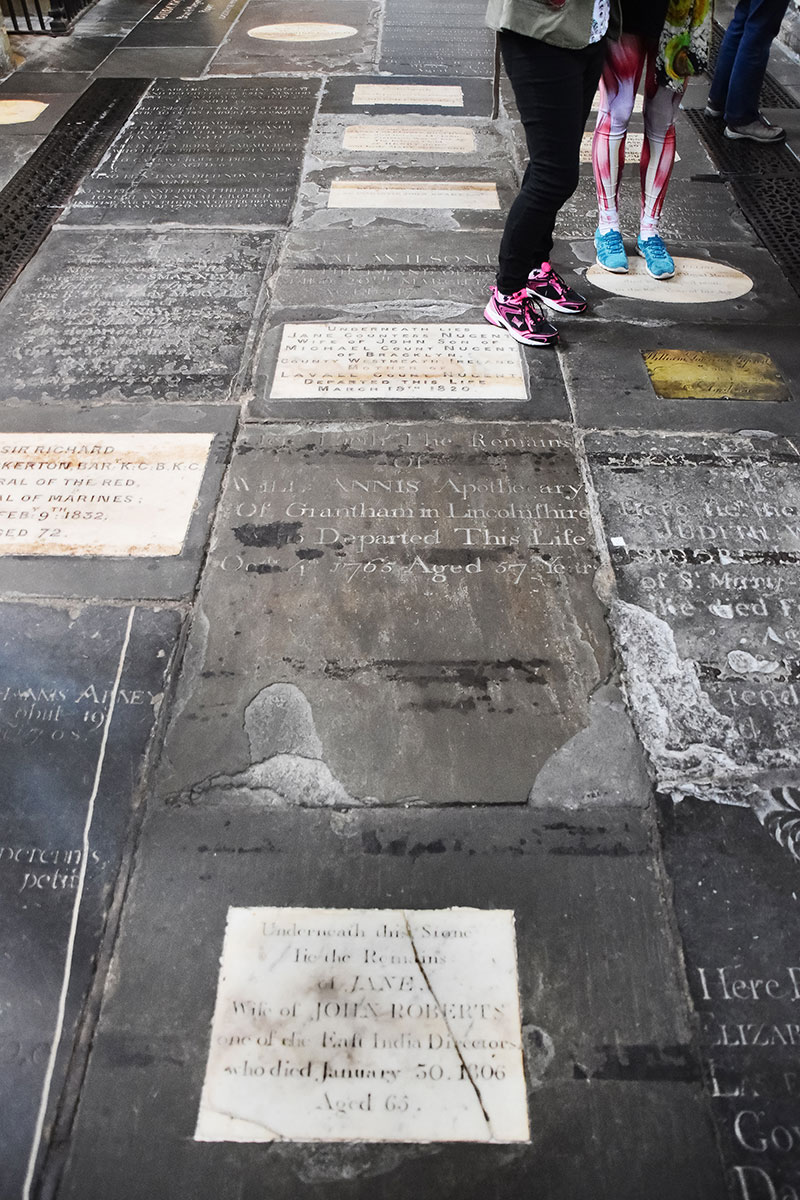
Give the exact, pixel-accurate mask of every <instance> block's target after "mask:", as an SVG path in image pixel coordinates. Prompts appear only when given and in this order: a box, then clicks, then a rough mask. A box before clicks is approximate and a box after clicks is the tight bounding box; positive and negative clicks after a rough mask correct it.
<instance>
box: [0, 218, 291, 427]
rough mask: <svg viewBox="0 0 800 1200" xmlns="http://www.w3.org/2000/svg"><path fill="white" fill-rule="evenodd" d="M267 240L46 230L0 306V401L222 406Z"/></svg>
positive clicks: (262, 236) (235, 370)
mask: <svg viewBox="0 0 800 1200" xmlns="http://www.w3.org/2000/svg"><path fill="white" fill-rule="evenodd" d="M273 236H274V235H272V234H269V233H259V234H255V233H236V232H231V231H227V230H216V231H214V232H211V231H208V230H194V231H191V232H190V231H188V230H183V231H180V230H176V231H171V232H158V233H156V232H153V231H149V232H148V231H145V230H125V229H114V230H109V231H106V230H77V229H64V228H62V229H56V230H54V231H53V232H52V233H51V234H50V236H49V237H48V239H47V241H46V242H45V244H44V246H43V247H42V249H41V250H40V251H39V252H38V254H37V255H36V257H35V258H34V259H33V261H32V262H31V263H30V264H29V265H28V266H27V267H26V269H25V271H24V272H23V274H22V275H21V276H20V277H19V279H18V280H17V281H16V283H15V284H14V285H13V287H12V288H11V290H10V291H9V293H8V295H7V296H6V298H5V300H4V302H3V308H2V312H1V313H0V339H2V341H3V344H4V345H5V346H7V347H8V353H7V355H6V359H5V370H4V372H3V375H2V379H0V397H2V399H3V400H4V401H6V402H10V403H12V404H28V405H55V404H59V405H64V404H66V405H81V406H84V405H91V404H100V403H113V402H115V401H128V402H130V401H137V402H140V403H141V402H146V401H153V400H156V401H180V400H193V401H202V402H206V403H207V402H208V401H209V400H214V401H216V402H217V403H221V402H224V401H225V400H227V399H228V396H229V394H230V392H231V390H232V388H233V386H234V382H235V380H236V379H237V377H238V375H239V372H240V370H241V367H242V360H243V358H245V357H246V351H247V336H248V332H249V330H250V326H251V322H252V320H253V316H254V314H255V311H256V305H257V302H258V298H259V294H260V291H261V286H262V280H263V276H264V272H265V271H266V268H267V265H268V263H269V260H270V255H271V252H272V241H273ZM77 313H80V320H79V321H78V320H76V314H77Z"/></svg>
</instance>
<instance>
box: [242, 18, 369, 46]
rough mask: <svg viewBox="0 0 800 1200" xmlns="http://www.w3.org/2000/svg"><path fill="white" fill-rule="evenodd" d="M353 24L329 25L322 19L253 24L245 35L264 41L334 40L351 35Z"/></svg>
mask: <svg viewBox="0 0 800 1200" xmlns="http://www.w3.org/2000/svg"><path fill="white" fill-rule="evenodd" d="M356 33H358V30H357V29H356V28H355V27H354V26H353V25H329V24H327V23H326V22H324V21H302V22H299V23H295V24H286V25H255V26H254V27H253V28H252V29H248V31H247V36H248V37H251V38H260V39H261V40H262V41H265V42H334V41H338V40H339V39H340V38H349V37H353V36H354V35H355V34H356Z"/></svg>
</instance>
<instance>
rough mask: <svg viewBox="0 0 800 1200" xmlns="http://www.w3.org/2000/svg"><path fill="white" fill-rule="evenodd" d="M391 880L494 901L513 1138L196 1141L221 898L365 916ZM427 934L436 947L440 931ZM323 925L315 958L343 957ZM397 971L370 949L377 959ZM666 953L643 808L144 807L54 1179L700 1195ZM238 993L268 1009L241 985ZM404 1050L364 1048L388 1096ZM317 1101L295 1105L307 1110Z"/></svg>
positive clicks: (710, 1178)
mask: <svg viewBox="0 0 800 1200" xmlns="http://www.w3.org/2000/svg"><path fill="white" fill-rule="evenodd" d="M411 897H413V906H414V908H416V909H420V910H428V911H430V910H434V911H437V912H439V913H441V912H442V911H443V912H444V913H450V911H451V910H455V911H456V912H457V911H458V909H459V908H461V907H465V908H468V909H478V910H481V911H483V910H486V909H489V910H494V911H497V912H503V911H504V910H505V911H511V910H513V912H514V921H515V928H516V939H515V940H516V957H517V962H518V980H519V1005H520V1012H521V1030H522V1043H523V1047H524V1059H525V1067H526V1079H527V1089H526V1090H527V1100H528V1108H529V1113H530V1128H531V1133H532V1139H531V1141H530V1142H522V1143H519V1144H517V1145H506V1146H499V1145H489V1144H485V1143H484V1144H472V1145H465V1144H455V1143H449V1144H448V1143H447V1142H435V1141H434V1142H432V1143H431V1144H430V1145H420V1144H407V1145H402V1144H395V1145H391V1146H385V1145H375V1144H372V1145H370V1144H368V1143H355V1144H343V1145H339V1146H337V1145H331V1144H327V1145H325V1144H319V1143H309V1142H306V1143H304V1144H302V1145H296V1146H292V1145H279V1144H278V1145H276V1144H275V1143H268V1144H263V1145H258V1144H249V1145H239V1146H236V1145H232V1144H230V1143H229V1144H225V1143H216V1144H215V1143H206V1144H203V1145H199V1144H198V1143H197V1142H195V1141H194V1140H193V1134H194V1131H195V1122H196V1117H197V1112H198V1107H199V1103H200V1096H201V1093H202V1089H203V1081H204V1075H205V1065H206V1056H207V1052H208V1047H209V1030H210V1024H211V1020H212V1015H213V1013H214V1007H215V994H216V990H217V981H218V977H219V958H220V953H221V949H222V946H223V942H224V937H225V926H226V919H227V915H228V909H229V908H230V907H231V906H232V907H234V908H239V907H242V908H245V909H247V908H251V907H261V906H270V907H276V908H279V909H284V908H287V907H288V908H294V907H299V908H303V909H310V908H319V909H323V910H324V909H330V908H334V909H348V908H352V909H358V910H366V911H369V910H370V909H376V910H380V911H382V910H385V909H403V908H404V906H408V904H409V900H410V899H411ZM164 913H169V919H167V920H165V919H164ZM437 919H438V921H439V923H440V924H441V921H442V920H443V918H441V917H439V918H437ZM382 924H383V922H382V921H381V922H379V928H382ZM387 925H388V926H389V927H390V928H391V925H392V922H391V921H387ZM379 940H380V941H382V942H383V944H384V949H383V950H382V953H383V955H385V956H392V955H394V957H395V959H401V958H406V957H410V956H409V955H408V954H407V950H406V943H404V941H403V939H402V938H401V939H392V938H388V937H387V938H381V939H379ZM433 940H439V941H441V943H442V946H441V947H440V949H439V951H438V954H439V956H444V958H447V957H448V953H449V950H448V948H447V947H448V946H449V945H450V942H449V941H448V943H447V946H445V945H444V939H432V938H429V939H428V941H433ZM335 941H336V944H335V945H334V947H333V949H335V950H336V951H337V954H339V953H340V952H342V953H347V952H348V949H349V947H345V945H344V942H343V940H342V939H339V938H337V939H335ZM311 952H312V953H313V947H311ZM330 953H331V954H332V953H333V950H331V951H330ZM428 954H430V950H428ZM362 957H363V955H362ZM478 957H479V962H478V963H477V964H475V966H477V969H475V966H474V967H473V972H472V974H473V977H474V978H475V979H476V980H481V976H482V972H481V970H480V964H481V963H484V962H485V961H486V958H485V956H484V955H480V956H478ZM354 961H355V960H354ZM251 962H252V960H251ZM609 964H613V966H610V965H609ZM318 965H320V966H321V965H322V964H321V963H320V964H318ZM350 965H351V964H349V963H348V964H345V963H343V962H342V961H341V960H339V961H337V962H336V963H334V962H331V963H329V964H325V966H326V967H327V968H328V970H327V974H326V978H328V977H330V978H334V979H337V980H340V981H341V980H344V979H345V978H347V971H348V969H349V968H350ZM359 965H360V964H359ZM415 966H416V963H414V964H409V963H403V962H398V961H394V962H387V963H384V964H381V968H382V969H381V974H384V975H395V976H396V975H398V974H400V975H403V974H405V973H407V972H408V971H413V969H414V968H415ZM287 970H288V964H287ZM680 970H681V968H680V961H679V959H678V957H677V955H676V953H675V950H674V946H673V944H672V941H671V934H670V931H669V928H668V924H667V921H666V913H665V908H664V906H663V900H662V896H661V892H660V888H659V884H658V880H657V873H656V871H655V869H654V861H653V858H652V851H651V845H650V821H649V818H647V817H645V816H644V814H631V813H626V814H624V815H623V814H615V813H614V812H612V811H610V810H607V811H605V812H602V813H599V814H597V817H596V819H595V818H593V819H592V821H591V822H587V821H586V820H584V819H580V820H578V821H574V820H570V819H569V817H566V818H565V815H564V813H563V812H560V811H558V810H550V812H547V813H544V812H542V813H536V814H533V813H531V812H530V811H529V810H524V811H521V810H512V811H508V810H505V811H497V810H495V811H492V812H485V811H481V810H458V811H453V810H438V811H437V812H435V813H434V812H431V811H430V810H426V811H422V810H418V811H413V810H411V811H405V812H393V813H386V812H384V813H382V814H380V815H378V814H375V813H372V812H367V811H365V810H361V811H358V812H351V813H349V814H342V813H335V814H334V813H326V812H315V813H308V812H307V813H298V812H286V811H284V812H279V811H272V812H269V813H264V812H254V811H252V810H240V811H238V812H234V811H232V810H230V809H229V810H227V811H225V810H223V811H219V810H209V809H204V810H201V809H197V808H195V809H187V808H179V809H156V810H152V811H151V815H150V816H149V818H148V819H147V822H146V824H145V828H144V831H143V836H142V839H141V842H140V852H139V855H138V866H137V872H136V876H135V878H134V880H133V883H132V886H131V888H130V889H129V892H128V903H127V909H126V913H125V916H124V918H123V926H122V930H121V934H120V938H119V939H118V942H117V950H116V957H115V961H114V964H113V967H112V974H113V978H114V981H115V982H114V987H113V989H110V990H109V992H108V993H107V996H106V999H105V1003H104V1006H103V1010H102V1013H101V1018H100V1024H99V1028H98V1031H97V1034H96V1036H95V1040H94V1052H93V1055H92V1060H91V1063H90V1066H89V1072H88V1076H87V1081H86V1085H85V1087H84V1093H83V1102H82V1106H81V1110H80V1113H79V1116H78V1123H77V1127H76V1128H75V1130H74V1132H73V1137H72V1140H71V1146H70V1153H69V1161H68V1162H67V1164H66V1171H65V1176H64V1179H63V1183H62V1187H61V1196H62V1198H63V1200H100V1197H101V1196H108V1194H109V1193H110V1192H111V1193H113V1195H114V1196H115V1197H118V1200H135V1198H136V1197H138V1196H139V1195H141V1193H142V1191H148V1192H149V1193H150V1194H153V1195H160V1194H163V1193H164V1191H165V1189H166V1190H168V1191H169V1194H170V1196H174V1198H175V1200H189V1198H190V1197H191V1198H192V1200H206V1198H208V1200H211V1197H214V1198H215V1200H233V1197H234V1195H235V1194H236V1192H237V1190H238V1192H239V1193H241V1191H242V1189H244V1190H245V1192H247V1191H250V1190H254V1189H255V1190H257V1191H261V1192H263V1191H268V1192H269V1194H270V1195H275V1196H279V1197H281V1200H284V1198H285V1200H289V1197H291V1196H294V1197H298V1196H299V1197H305V1196H309V1197H311V1196H313V1195H314V1194H315V1192H318V1191H319V1190H320V1189H321V1188H322V1189H324V1190H334V1191H335V1190H336V1189H337V1188H338V1189H339V1190H341V1188H343V1187H346V1188H348V1189H349V1190H350V1191H351V1192H352V1193H353V1195H354V1196H357V1197H362V1196H363V1197H366V1196H369V1195H374V1193H375V1189H376V1188H380V1189H381V1191H383V1192H384V1193H385V1194H386V1195H387V1196H389V1195H404V1196H407V1195H409V1194H415V1195H419V1196H420V1197H423V1198H424V1200H429V1198H430V1200H433V1197H437V1198H438V1197H442V1196H444V1197H446V1198H447V1200H456V1197H460V1198H462V1200H463V1198H464V1197H466V1198H467V1200H481V1198H485V1197H486V1196H487V1195H492V1194H493V1193H494V1194H496V1195H503V1196H507V1197H513V1198H515V1200H516V1198H517V1197H519V1200H522V1198H523V1197H525V1196H530V1194H531V1187H532V1186H533V1185H534V1184H535V1181H536V1180H537V1179H541V1178H547V1180H548V1200H550V1198H551V1197H552V1198H554V1200H567V1198H568V1197H572V1198H573V1200H574V1197H575V1196H583V1195H586V1194H587V1188H586V1179H587V1177H588V1178H590V1179H591V1194H592V1196H593V1197H599V1198H600V1200H619V1197H620V1196H625V1197H627V1196H630V1197H631V1198H632V1200H633V1197H634V1196H636V1195H641V1194H642V1192H643V1190H645V1186H646V1188H647V1192H648V1194H652V1195H654V1196H656V1197H657V1198H658V1200H686V1197H690V1198H691V1200H721V1198H722V1196H723V1195H724V1189H723V1186H722V1179H721V1172H720V1169H719V1163H718V1158H717V1153H716V1149H715V1145H714V1139H713V1134H712V1130H711V1125H710V1121H709V1118H708V1113H707V1112H706V1111H705V1110H704V1108H703V1106H702V1101H701V1095H700V1085H699V1075H698V1072H699V1064H698V1063H697V1062H696V1060H695V1058H694V1054H693V1050H692V1032H691V1026H690V1025H689V1022H688V1019H687V1012H686V1007H685V1002H684V997H683V994H682V991H681V983H680ZM372 974H376V972H375V971H374V970H373V972H372ZM153 978H158V980H159V988H158V989H157V991H156V990H154V989H153V988H152V987H151V986H148V984H147V981H148V980H152V979H153ZM376 982H378V981H377V980H376ZM437 986H438V983H437V984H434V987H435V988H436V987H437ZM469 986H470V987H476V986H481V987H483V981H482V980H481V983H480V985H478V984H477V983H476V982H473V983H471V984H470V985H469ZM312 990H315V991H317V992H318V994H317V995H314V996H312V997H309V995H308V991H307V990H305V989H303V988H302V985H301V988H300V989H298V990H297V996H296V1000H295V999H291V1000H290V1002H289V1003H290V1004H294V1003H298V1005H299V1004H300V1003H303V1004H308V1003H309V1002H312V1003H313V1004H314V1005H315V1006H316V1004H317V1003H320V1004H323V1005H324V1004H325V1002H326V997H325V995H324V992H323V990H322V989H312ZM250 995H251V998H252V999H253V1000H256V999H257V1000H263V1001H264V1002H265V1003H267V1004H269V1003H270V996H269V994H268V993H267V994H265V993H264V991H263V990H261V991H259V993H258V995H257V996H256V995H255V994H252V993H251V994H250ZM356 995H357V993H354V994H353V996H356ZM379 997H380V993H378V992H376V993H375V997H374V998H373V1000H372V1003H378V1002H379ZM352 999H353V997H351V1000H352ZM448 1001H449V996H448ZM286 1006H287V1005H284V1007H286ZM323 1023H324V1025H325V1029H326V1030H327V1029H328V1028H330V1033H331V1034H334V1033H335V1031H336V1030H338V1029H340V1028H342V1027H343V1026H342V1023H341V1021H339V1020H338V1019H334V1018H331V1017H330V1016H328V1015H326V1019H325V1021H324V1022H323ZM476 1032H477V1031H476ZM245 1036H246V1034H245ZM282 1036H286V1037H288V1038H290V1037H291V1034H284V1035H282ZM316 1036H318V1037H319V1032H318V1033H317V1035H316ZM365 1040H366V1039H365ZM287 1049H288V1048H287ZM353 1052H357V1048H353ZM341 1053H342V1055H343V1054H344V1052H343V1051H342V1052H341ZM405 1054H406V1050H405V1049H404V1048H403V1047H402V1046H398V1047H397V1051H396V1056H394V1057H392V1056H391V1054H390V1052H389V1051H387V1058H386V1060H385V1064H384V1065H385V1069H386V1070H399V1071H401V1072H404V1073H403V1074H400V1075H399V1076H398V1078H397V1081H396V1087H395V1088H394V1089H393V1091H392V1093H391V1094H392V1095H398V1096H399V1097H402V1096H403V1095H404V1094H406V1093H405V1091H404V1085H405V1080H406V1075H405V1072H406V1071H407V1070H408V1068H407V1067H406V1065H405V1064H406V1059H405ZM280 1057H281V1058H282V1059H284V1058H285V1056H284V1055H283V1054H281V1055H280ZM473 1058H475V1056H472V1058H469V1057H468V1063H471V1062H472V1059H473ZM306 1061H307V1060H306ZM418 1063H422V1064H423V1067H424V1068H427V1067H428V1066H430V1065H435V1063H434V1060H433V1058H432V1057H431V1054H430V1052H429V1049H428V1047H427V1046H426V1047H425V1049H424V1051H423V1052H421V1053H420V1052H419V1051H417V1052H416V1056H415V1058H414V1062H413V1067H412V1068H411V1071H412V1076H413V1074H415V1073H416V1071H417V1070H418V1069H419V1068H418V1066H417V1064H418ZM476 1065H477V1062H476ZM588 1081H591V1082H590V1083H589V1082H588ZM411 1082H412V1083H413V1082H414V1081H413V1079H412V1081H411ZM442 1082H443V1080H434V1081H433V1082H432V1083H429V1084H428V1087H429V1089H430V1091H431V1092H432V1091H433V1089H434V1088H437V1087H439V1086H440V1085H441V1083H442ZM409 1094H410V1093H409ZM111 1097H114V1100H115V1102H114V1103H109V1100H110V1098H111ZM376 1097H377V1093H374V1094H373V1102H374V1100H375V1099H376ZM320 1102H321V1101H320ZM409 1107H410V1106H409ZM101 1113H103V1114H104V1118H103V1120H104V1124H103V1129H104V1137H103V1138H102V1139H100V1140H99V1141H98V1138H97V1134H96V1131H97V1127H98V1125H97V1122H98V1120H99V1119H100V1114H101ZM134 1114H136V1115H135V1117H134ZM317 1115H318V1114H316V1112H315V1110H314V1107H313V1102H312V1105H309V1120H311V1119H314V1120H316V1119H317ZM362 1115H364V1114H363V1110H362ZM565 1128H569V1129H571V1130H572V1131H573V1132H572V1135H571V1137H570V1139H569V1146H566V1145H565V1142H564V1137H563V1131H564V1129H565ZM642 1146H646V1147H647V1155H646V1156H644V1158H643V1156H642V1154H641V1147H642ZM134 1163H135V1164H137V1169H136V1170H135V1171H134V1170H133V1164H134Z"/></svg>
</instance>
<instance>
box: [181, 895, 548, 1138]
mask: <svg viewBox="0 0 800 1200" xmlns="http://www.w3.org/2000/svg"><path fill="white" fill-rule="evenodd" d="M195 1138H196V1140H198V1141H235V1142H271V1141H277V1140H289V1141H352V1142H374V1141H382V1142H520V1141H523V1142H524V1141H527V1140H528V1117H527V1104H526V1096H525V1078H524V1071H523V1064H522V1044H521V1031H520V1017H519V999H518V992H517V970H516V947H515V942H514V914H513V912H510V911H508V910H496V911H481V910H479V909H470V908H461V909H459V908H454V909H442V910H432V911H419V910H418V911H412V910H405V909H324V908H231V909H229V910H228V923H227V928H226V932H225V944H224V948H223V952H222V962H221V968H220V977H219V986H218V990H217V1003H216V1009H215V1012H214V1019H213V1022H212V1026H211V1047H210V1051H209V1057H208V1063H207V1067H206V1077H205V1085H204V1087H203V1095H202V1098H201V1101H200V1112H199V1116H198V1122H197V1131H196V1133H195Z"/></svg>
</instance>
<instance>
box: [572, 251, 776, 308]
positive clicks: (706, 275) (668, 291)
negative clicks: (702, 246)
mask: <svg viewBox="0 0 800 1200" xmlns="http://www.w3.org/2000/svg"><path fill="white" fill-rule="evenodd" d="M586 278H587V279H588V280H590V281H591V283H593V284H595V286H596V287H599V288H602V289H603V291H604V292H615V293H616V294H617V295H618V296H626V297H627V298H628V299H631V300H658V301H660V302H661V303H663V304H717V303H719V302H720V301H723V300H736V299H738V297H739V296H745V295H746V294H747V293H748V292H749V291H751V290H752V287H753V281H752V279H751V278H750V276H749V275H745V274H744V272H743V271H737V270H736V268H735V267H729V266H728V265H727V263H715V262H707V261H706V259H701V258H679V257H676V258H675V275H674V276H673V278H672V279H668V280H663V279H653V278H652V277H651V276H650V275H648V274H647V270H646V268H645V265H644V259H637V258H632V259H631V260H630V264H629V270H628V274H627V275H612V274H611V273H610V272H609V271H605V270H604V269H603V268H602V267H599V266H597V264H596V263H594V264H592V266H591V267H589V270H588V271H587V272H586Z"/></svg>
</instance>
